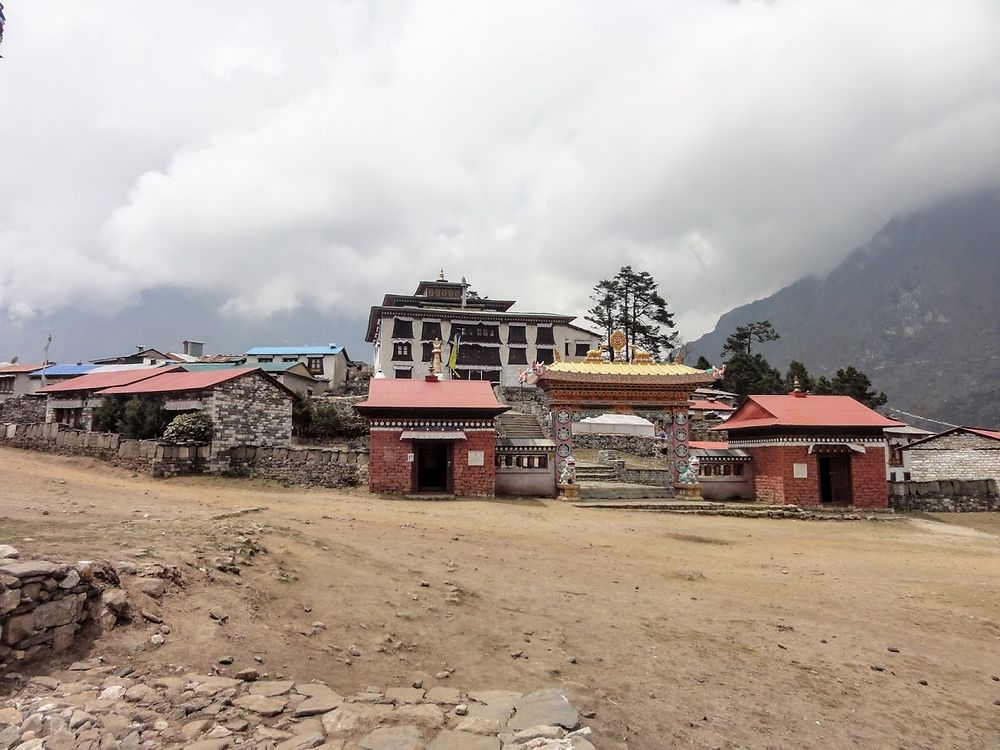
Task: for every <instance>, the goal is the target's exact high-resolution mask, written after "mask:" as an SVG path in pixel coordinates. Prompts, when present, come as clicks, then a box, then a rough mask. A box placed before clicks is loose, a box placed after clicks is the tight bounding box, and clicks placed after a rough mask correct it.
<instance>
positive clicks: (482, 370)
mask: <svg viewBox="0 0 1000 750" xmlns="http://www.w3.org/2000/svg"><path fill="white" fill-rule="evenodd" d="M514 304H515V303H514V301H513V300H497V299H489V298H485V297H479V296H478V295H476V294H474V293H470V291H469V284H468V283H466V281H465V280H464V279H463V280H462V281H461V282H455V281H448V280H447V279H446V278H445V277H444V272H442V273H441V275H440V276H439V277H438V279H437V280H436V281H421V282H420V283H419V284H418V285H417V289H416V291H415V292H414V293H413V294H387V295H385V297H384V298H383V300H382V304H381V305H375V306H373V307H372V308H371V311H370V313H369V316H368V330H367V332H366V334H365V341H367V342H369V343H371V344H372V345H373V349H374V359H373V362H374V367H375V377H376V378H396V379H414V380H415V379H419V378H423V377H424V376H426V375H429V374H430V373H431V361H432V357H433V344H434V341H435V340H440V341H442V342H444V343H445V344H446V345H447V346H446V348H445V352H444V355H445V356H444V359H445V362H446V363H447V362H449V360H452V359H453V360H454V362H453V363H452V364H453V365H454V367H449V368H448V369H447V370H446V372H445V375H444V376H445V377H447V378H448V379H454V380H486V381H489V382H491V383H493V384H494V385H504V386H510V385H517V384H518V372H519V371H520V370H524V369H526V368H528V366H529V365H530V364H531V363H532V362H539V363H542V364H551V363H552V362H554V361H555V360H556V358H560V359H563V360H569V361H582V360H583V359H584V358H585V357H586V356H587V352H588V351H589V350H591V349H596V348H597V347H598V345H599V343H600V336H598V335H597V334H595V333H593V332H592V331H588V330H587V329H585V328H580V327H579V326H576V325H574V324H573V320H575V318H574V316H572V315H557V314H554V313H534V312H518V311H514V310H511V308H512V307H513V306H514ZM456 342H457V346H456ZM453 354H454V356H453Z"/></svg>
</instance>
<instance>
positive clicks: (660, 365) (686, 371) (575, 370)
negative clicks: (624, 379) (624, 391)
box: [545, 361, 712, 380]
mask: <svg viewBox="0 0 1000 750" xmlns="http://www.w3.org/2000/svg"><path fill="white" fill-rule="evenodd" d="M545 372H546V373H572V374H580V375H653V376H668V377H669V376H673V377H676V376H678V375H701V376H704V377H705V379H706V380H711V379H712V378H711V375H707V374H706V373H705V371H704V370H697V369H695V368H694V367H690V366H688V365H684V364H679V363H676V362H606V361H601V362H565V361H563V362H553V363H552V364H551V365H548V366H547V367H546V368H545Z"/></svg>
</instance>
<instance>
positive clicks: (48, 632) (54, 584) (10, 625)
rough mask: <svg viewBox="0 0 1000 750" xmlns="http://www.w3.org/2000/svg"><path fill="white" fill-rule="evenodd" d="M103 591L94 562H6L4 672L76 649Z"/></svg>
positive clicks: (1, 621)
mask: <svg viewBox="0 0 1000 750" xmlns="http://www.w3.org/2000/svg"><path fill="white" fill-rule="evenodd" d="M6 550H8V551H9V550H10V548H9V547H8V548H6ZM100 595H101V589H100V588H99V587H98V586H97V585H95V583H94V581H93V564H92V563H80V564H78V565H77V566H75V567H73V566H70V565H61V564H59V563H53V562H47V561H45V560H16V559H10V558H6V559H2V560H0V674H2V673H4V672H7V671H8V670H10V669H17V668H18V667H19V665H20V664H22V663H25V662H31V661H37V660H38V659H42V658H45V657H46V656H48V655H50V654H54V653H60V652H62V651H66V650H67V649H69V648H70V647H72V646H73V644H74V643H75V641H76V639H77V636H78V635H79V634H80V632H81V630H82V629H83V627H84V625H85V624H86V623H87V621H88V620H89V619H91V618H92V617H96V613H97V606H96V602H98V601H99V597H100Z"/></svg>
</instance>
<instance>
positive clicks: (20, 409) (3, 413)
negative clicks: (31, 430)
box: [0, 394, 45, 423]
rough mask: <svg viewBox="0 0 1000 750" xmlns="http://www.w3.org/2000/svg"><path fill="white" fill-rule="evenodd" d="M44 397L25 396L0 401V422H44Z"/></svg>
mask: <svg viewBox="0 0 1000 750" xmlns="http://www.w3.org/2000/svg"><path fill="white" fill-rule="evenodd" d="M44 421H45V396H36V395H33V394H25V395H23V396H18V397H17V398H10V399H7V400H6V401H0V422H22V423H30V422H44Z"/></svg>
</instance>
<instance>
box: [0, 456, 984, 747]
mask: <svg viewBox="0 0 1000 750" xmlns="http://www.w3.org/2000/svg"><path fill="white" fill-rule="evenodd" d="M971 515H972V514H969V516H971ZM969 516H959V517H950V516H949V517H946V516H934V517H928V518H925V519H911V520H906V521H901V522H894V523H885V522H868V521H855V522H853V523H837V524H831V523H816V522H812V521H802V522H797V523H790V522H788V521H781V520H771V519H741V518H723V517H698V516H674V515H665V514H650V513H641V512H630V511H610V510H587V509H580V508H574V507H572V506H571V505H569V504H566V503H558V502H554V501H532V500H525V501H507V500H503V501H478V500H477V501H454V502H433V501H428V502H418V501H400V500H387V499H380V498H373V497H370V496H369V495H368V494H367V493H365V492H363V491H360V490H359V491H351V492H339V491H324V490H307V491H303V490H298V489H294V488H283V487H278V486H271V485H263V484H255V483H250V482H245V481H236V480H220V479H208V478H190V479H172V480H166V481H163V480H152V479H150V478H147V477H135V476H131V475H129V474H127V473H123V472H120V471H115V470H109V469H108V467H106V466H104V465H101V464H98V463H96V462H91V461H86V460H79V459H65V458H58V457H52V456H42V455H37V454H31V453H28V452H22V451H14V450H0V544H3V543H9V544H11V545H13V546H15V547H17V548H18V549H20V550H21V554H22V556H23V557H25V558H27V556H30V557H34V558H38V557H41V558H46V559H51V560H57V561H66V562H71V563H75V562H76V561H79V560H101V561H107V562H108V563H109V564H111V565H112V566H113V567H114V569H115V571H117V573H118V576H119V578H120V580H121V586H122V587H123V590H124V591H125V592H126V593H127V595H128V599H129V602H130V611H129V612H128V614H127V615H125V614H123V615H122V618H121V619H122V620H123V622H122V623H121V624H119V625H118V627H116V628H115V630H114V631H112V633H111V634H110V635H109V636H104V637H101V638H99V639H97V640H96V641H94V642H93V643H91V644H87V643H83V644H81V646H80V650H79V651H78V652H75V653H69V654H66V655H59V656H58V657H56V658H55V659H52V660H50V661H49V662H47V663H45V664H44V665H42V664H38V665H36V666H34V667H25V668H23V669H21V671H22V672H24V673H25V674H26V676H27V677H28V678H29V679H30V678H32V677H42V678H47V677H51V678H53V679H56V680H58V682H59V683H60V684H67V683H68V684H73V683H75V682H89V680H90V678H89V677H83V676H82V673H81V675H79V676H77V675H71V673H70V672H69V667H70V665H71V664H72V662H74V661H84V662H88V661H90V660H91V659H95V658H99V659H103V660H104V661H103V662H102V666H100V667H98V668H97V669H96V674H95V677H94V680H99V681H100V683H103V681H104V680H106V679H107V678H108V677H109V676H111V675H113V674H115V673H116V672H118V668H120V667H129V668H132V669H134V670H135V671H134V672H132V673H131V674H130V675H127V677H128V678H129V679H133V680H136V682H137V683H140V684H146V680H147V679H157V680H159V679H165V678H173V679H176V680H183V679H184V678H185V677H186V676H187V675H189V674H201V675H206V676H218V677H224V678H227V679H237V675H238V674H239V673H243V674H247V673H245V672H244V670H257V671H259V672H261V673H262V678H263V680H264V681H276V680H277V681H286V682H287V681H289V680H293V681H294V682H295V684H296V685H308V684H310V683H319V682H321V683H323V684H325V685H328V686H329V688H330V690H331V691H334V692H335V693H337V694H338V695H341V696H344V697H345V701H346V702H347V703H348V704H349V705H352V706H353V705H363V706H368V705H376V706H378V705H382V706H387V705H389V704H379V703H374V704H370V703H365V702H360V703H355V702H351V701H349V700H347V699H349V698H350V696H353V695H355V694H357V693H359V692H360V693H362V694H367V686H376V689H375V692H374V693H372V695H377V694H378V693H379V692H381V693H386V692H387V690H388V689H389V688H390V687H408V686H412V685H413V684H414V683H420V684H421V685H422V687H421V688H419V689H422V690H424V691H426V693H427V695H430V694H431V691H433V690H435V689H440V688H445V689H448V688H459V689H460V692H461V691H462V690H472V689H480V690H484V691H485V690H489V691H509V692H513V693H522V694H531V693H536V692H539V691H544V690H549V689H552V688H556V689H559V690H562V691H563V692H564V693H565V694H566V695H567V697H568V698H569V700H570V702H571V704H572V705H573V706H574V707H576V709H577V710H578V711H579V712H580V714H581V716H583V717H584V719H585V723H586V725H587V726H588V727H589V728H590V729H591V730H592V731H593V736H592V744H593V745H594V746H595V747H599V748H601V750H623V749H624V748H629V750H662V749H663V748H668V747H669V748H672V747H682V746H683V747H694V748H704V749H706V750H708V749H709V748H726V749H727V750H729V749H730V748H815V747H830V748H840V747H873V748H874V747H892V748H897V747H898V748H903V747H905V748H935V749H936V748H942V747H962V748H963V749H967V750H979V749H982V750H987V749H988V750H993V748H996V747H998V746H1000V706H998V705H994V703H995V702H996V701H998V700H1000V681H995V680H993V676H996V675H1000V609H998V605H997V602H998V601H1000V524H997V522H996V518H997V517H998V514H992V515H984V514H976V515H975V517H969ZM958 524H961V526H960V525H958ZM122 612H123V613H124V612H125V610H124V609H123V610H122ZM103 665H107V666H106V667H105V666H103ZM173 665H182V666H181V667H177V666H173ZM105 668H106V669H107V670H108V671H107V672H101V671H100V670H103V669H105ZM31 670H35V671H31ZM265 672H266V673H267V675H266V677H264V676H263V673H265ZM196 681H197V680H193V681H192V682H196ZM175 684H176V683H175ZM186 684H187V683H185V685H186ZM253 684H254V683H244V682H243V681H241V683H240V687H239V690H238V692H237V693H233V695H232V696H229V697H230V698H233V697H242V696H244V694H246V693H249V691H250V689H251V686H252V685H253ZM185 685H179V684H178V687H180V689H181V691H182V692H183V690H184V689H185ZM130 687H131V686H130ZM150 687H151V688H152V689H153V690H155V691H157V692H161V693H164V695H165V689H164V688H161V687H155V686H152V685H150ZM43 689H44V688H42V687H41V686H38V685H35V686H32V685H31V684H30V683H29V684H28V685H27V686H25V685H23V684H21V683H20V682H18V683H16V684H13V685H10V684H9V685H7V687H6V688H5V691H6V696H5V698H4V700H5V701H9V702H11V706H10V707H14V708H16V710H18V711H19V712H21V713H22V716H23V717H24V719H25V720H29V719H30V717H29V716H27V715H28V714H31V713H32V711H26V710H25V708H27V707H28V706H29V705H30V704H31V702H32V701H38V703H37V706H38V707H41V706H45V705H46V704H47V703H53V702H54V701H52V700H45V698H46V694H45V693H44V692H42V690H43ZM73 689H76V688H73ZM103 689H104V688H103V687H102V688H101V690H100V691H98V692H97V696H100V694H101V692H102V691H103ZM304 689H307V688H304ZM83 692H84V693H86V692H87V690H83ZM434 694H435V695H437V693H434ZM302 696H303V693H302V692H301V690H299V689H298V688H296V689H294V690H293V689H292V688H289V691H288V693H287V694H286V695H285V696H273V697H280V698H283V699H286V700H287V701H288V706H289V707H290V710H285V711H283V712H282V713H281V714H280V715H278V716H276V717H270V718H269V717H263V718H259V719H258V718H254V717H253V716H251V714H252V713H253V712H247V711H246V710H245V709H242V708H240V707H239V706H233V707H229V706H226V707H225V708H226V709H227V710H233V711H238V712H239V713H240V714H241V717H242V718H237V719H234V720H236V721H240V720H245V721H247V722H248V727H247V731H248V732H249V730H250V729H251V728H253V729H254V731H255V727H251V726H250V725H251V724H253V722H254V721H259V723H261V724H266V725H268V726H276V728H279V729H284V727H277V725H278V724H280V723H282V722H283V721H286V720H287V721H290V722H291V721H293V720H295V717H294V715H293V714H294V708H295V706H294V705H293V703H294V701H297V700H300V699H301V698H302ZM48 697H49V698H50V699H51V695H50V696H48ZM265 697H267V696H265ZM293 699H294V700H293ZM460 699H461V700H462V701H463V702H465V703H466V704H468V705H469V707H470V713H471V712H472V709H473V707H474V706H476V705H477V702H476V700H475V698H474V696H473V695H472V694H468V693H462V694H461V695H460ZM120 700H121V701H122V703H120V704H119V705H122V706H128V707H130V708H134V709H139V708H143V706H142V705H141V704H138V703H137V704H133V703H130V702H128V701H127V699H126V698H125V696H124V694H123V696H122V697H121V699H120ZM161 700H167V699H166V697H164V698H162V699H161ZM425 700H426V698H425ZM170 705H171V706H173V705H174V704H173V703H172V701H171V702H170ZM207 705H210V704H206V706H207ZM456 705H457V704H456ZM484 705H487V706H488V703H487V704H484ZM5 707H7V706H6V704H5ZM59 710H60V712H62V711H64V710H65V709H63V708H60V709H59ZM143 710H148V708H143ZM213 710H214V709H213ZM376 710H377V711H386V710H387V709H385V708H382V709H376ZM392 710H393V711H398V710H399V709H398V707H395V708H393V709H392ZM477 710H478V709H477ZM220 711H221V709H220ZM34 713H37V711H35V712H34ZM443 714H445V715H446V718H445V726H444V727H443V728H441V729H448V730H454V729H456V728H457V726H458V723H457V722H458V721H459V717H458V714H453V709H452V707H451V705H450V704H445V709H444V710H443ZM449 714H453V715H451V716H448V715H449ZM50 715H51V714H50ZM200 718H201V717H198V716H193V717H191V718H190V719H188V717H187V716H185V717H184V719H186V720H182V719H176V718H171V717H169V716H162V717H158V718H157V719H155V720H154V721H153V731H163V730H156V729H155V726H156V721H158V720H162V721H166V722H167V728H166V729H168V730H169V731H179V730H180V728H182V727H183V726H184V725H185V724H187V723H189V722H190V721H197V720H199V719H200ZM206 718H207V717H206ZM303 719H314V720H315V717H302V719H300V720H298V721H297V722H296V724H300V723H301V721H302V720H303ZM70 720H72V713H71V714H70ZM226 720H227V721H228V718H227V719H226ZM35 721H37V720H35ZM319 722H320V725H321V726H322V724H323V722H322V719H319ZM411 723H415V722H411ZM327 724H328V725H329V719H328V720H327ZM21 726H22V727H23V722H22V723H21ZM161 726H162V725H161ZM196 726H197V725H196ZM236 726H239V725H238V724H237V725H236ZM311 726H313V727H314V728H315V726H316V725H315V723H313V724H312V725H311ZM0 728H2V727H0ZM223 728H224V729H227V730H228V731H233V732H234V735H233V739H231V740H229V741H230V742H233V743H235V742H236V737H237V736H240V737H243V738H245V739H246V740H247V741H253V742H258V741H264V740H265V739H269V738H265V737H260V736H258V735H255V734H252V733H248V734H245V735H240V734H239V732H237V731H236V730H234V729H232V728H231V727H228V726H226V725H225V724H223ZM508 728H509V727H508ZM202 729H203V730H205V731H206V732H211V731H216V730H215V727H214V726H208V727H206V726H204V725H202ZM28 731H37V730H34V729H30V728H29V730H28ZM191 731H193V730H191ZM220 731H221V730H220ZM369 731H373V729H372V730H369ZM438 731H441V730H440V729H439V730H438ZM446 736H447V735H446ZM477 736H478V735H477ZM483 736H485V735H483ZM497 738H498V735H497V736H495V737H494V738H493V739H494V741H496V740H497ZM35 739H39V738H38V737H36V738H35ZM143 739H150V738H145V737H144V738H143ZM206 739H209V738H206ZM211 739H215V740H221V741H225V740H226V737H214V738H211ZM284 739H291V738H284ZM333 739H335V738H329V739H327V738H324V741H325V742H331V741H332V740H333ZM343 739H345V740H346V739H347V738H343ZM360 739H361V738H360V737H351V738H350V740H351V741H360ZM19 741H20V738H19ZM28 741H29V742H32V741H33V740H28ZM171 741H173V742H177V740H171ZM421 741H422V742H424V743H426V744H430V743H432V742H434V741H436V733H435V732H432V731H431V730H426V733H425V734H424V735H423V736H422V738H421ZM109 742H110V741H109ZM22 744H23V743H22ZM164 744H165V742H164ZM36 746H37V743H36ZM112 746H113V745H112ZM27 747H29V748H30V747H32V745H30V744H29V745H28V746H27ZM98 747H100V746H99V745H98Z"/></svg>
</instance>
